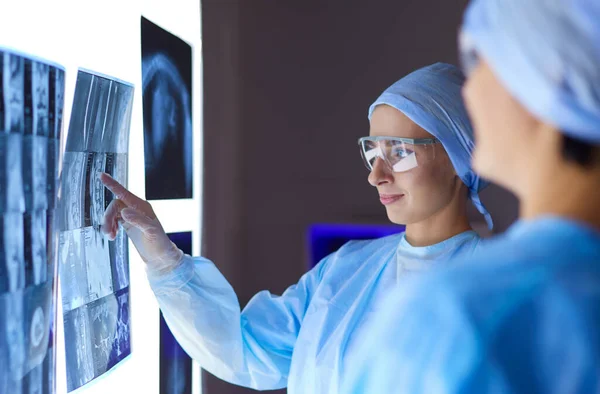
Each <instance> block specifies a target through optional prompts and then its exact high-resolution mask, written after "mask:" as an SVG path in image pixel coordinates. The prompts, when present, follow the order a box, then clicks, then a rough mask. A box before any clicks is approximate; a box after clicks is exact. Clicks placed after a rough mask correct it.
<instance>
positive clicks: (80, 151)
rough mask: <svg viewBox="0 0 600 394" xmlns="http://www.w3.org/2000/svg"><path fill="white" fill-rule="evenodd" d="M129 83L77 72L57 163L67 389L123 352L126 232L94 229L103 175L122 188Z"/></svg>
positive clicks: (103, 196)
mask: <svg viewBox="0 0 600 394" xmlns="http://www.w3.org/2000/svg"><path fill="white" fill-rule="evenodd" d="M132 103H133V86H132V85H131V84H129V83H125V82H122V81H119V80H116V79H114V78H110V77H107V76H103V75H98V74H95V73H91V72H87V71H82V70H80V71H79V73H78V75H77V82H76V86H75V96H74V99H73V110H72V112H71V121H70V123H69V132H68V134H67V143H66V149H65V154H64V160H63V170H62V177H61V179H62V182H61V191H60V202H59V208H60V209H59V213H58V222H59V226H60V237H59V248H58V254H59V257H58V260H59V268H60V283H61V292H62V307H63V317H64V327H65V347H66V349H65V353H66V369H67V390H68V391H69V392H70V391H72V390H75V389H77V388H79V387H81V386H82V385H84V384H86V383H88V382H90V381H91V380H93V379H95V378H97V377H98V376H100V375H102V374H103V373H105V372H107V371H108V370H110V369H111V368H113V367H114V366H115V365H117V364H118V363H119V362H120V361H122V360H123V359H125V358H126V357H127V356H128V355H129V354H130V353H131V346H130V343H131V341H130V339H131V338H130V332H131V331H130V320H129V257H128V250H127V237H126V235H125V232H124V231H123V230H121V231H119V233H118V235H117V238H116V239H115V240H114V241H108V239H107V238H106V237H105V236H104V235H103V234H102V233H101V231H100V226H101V224H102V217H103V215H104V211H105V209H106V207H108V204H110V202H111V201H112V199H113V195H112V193H110V192H109V191H108V190H107V189H106V188H105V187H104V185H103V184H102V182H101V181H100V174H101V173H102V172H106V173H108V174H110V175H112V176H113V178H115V179H116V180H117V181H119V182H120V183H121V184H123V185H127V153H128V143H129V126H130V123H131V109H132Z"/></svg>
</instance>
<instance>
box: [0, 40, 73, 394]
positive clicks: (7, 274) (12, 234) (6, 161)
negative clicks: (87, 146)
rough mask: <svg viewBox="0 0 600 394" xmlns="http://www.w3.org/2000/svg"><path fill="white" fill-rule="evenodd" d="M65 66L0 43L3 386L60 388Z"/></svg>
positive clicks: (43, 393)
mask: <svg viewBox="0 0 600 394" xmlns="http://www.w3.org/2000/svg"><path fill="white" fill-rule="evenodd" d="M64 83H65V77H64V69H62V68H61V67H60V66H57V65H53V64H49V63H47V62H45V61H40V60H39V59H35V58H31V57H29V56H25V55H23V54H19V53H15V52H13V51H5V50H3V49H1V48H0V393H11V394H12V393H36V394H53V393H54V392H55V384H54V382H55V378H54V375H55V368H54V357H55V352H54V334H53V333H54V331H55V321H56V319H55V316H54V314H55V310H56V301H57V300H56V295H57V294H56V291H55V290H56V278H55V275H56V272H57V271H56V269H55V267H56V263H55V258H56V250H55V249H56V247H55V245H56V243H57V238H56V237H57V233H56V232H55V223H54V218H55V216H56V215H55V214H54V207H55V201H56V191H57V190H58V187H57V183H58V177H59V174H58V169H59V162H58V161H59V158H60V135H61V130H62V111H63V106H64V102H63V100H64Z"/></svg>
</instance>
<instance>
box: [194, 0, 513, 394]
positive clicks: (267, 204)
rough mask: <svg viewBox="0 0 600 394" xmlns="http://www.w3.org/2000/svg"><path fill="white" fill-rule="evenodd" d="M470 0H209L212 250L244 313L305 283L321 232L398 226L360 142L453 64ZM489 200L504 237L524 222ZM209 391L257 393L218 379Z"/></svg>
mask: <svg viewBox="0 0 600 394" xmlns="http://www.w3.org/2000/svg"><path fill="white" fill-rule="evenodd" d="M465 4H466V0H405V1H400V0H389V1H381V0H370V1H364V0H363V1H356V0H345V1H334V0H329V1H326V0H302V1H293V2H292V1H281V0H203V1H202V24H203V26H202V34H203V37H202V40H203V59H204V103H205V107H204V149H205V152H204V154H205V156H204V160H205V166H204V171H205V172H204V181H205V185H204V220H205V221H204V223H203V225H204V238H203V240H204V242H203V248H204V249H203V251H204V254H205V255H206V256H207V257H208V258H211V259H213V261H215V263H216V264H217V266H218V267H219V268H220V269H221V270H222V272H223V273H224V274H225V276H226V277H227V278H228V279H229V280H230V282H231V284H232V285H233V287H234V288H235V290H236V292H237V294H238V297H239V299H240V302H241V303H242V305H244V304H245V303H246V302H247V301H248V300H249V299H250V297H252V296H253V295H254V294H255V293H256V292H257V291H259V290H262V289H268V290H270V291H272V292H274V293H281V292H282V291H283V290H284V289H285V288H286V287H288V286H289V285H291V284H293V283H295V282H296V281H297V280H298V278H299V277H300V276H301V274H302V273H303V272H304V271H305V270H306V267H307V265H306V257H307V253H306V250H305V245H306V244H305V231H306V229H307V227H308V226H309V225H310V224H311V223H315V222H369V223H386V222H387V218H386V216H385V210H384V208H383V207H382V206H381V204H380V203H379V201H378V197H377V193H376V191H375V189H374V188H372V187H371V186H369V185H368V183H367V175H368V173H367V171H366V169H365V168H364V167H363V165H362V162H361V159H360V155H359V152H358V148H357V144H356V140H357V139H358V137H360V136H364V135H367V134H368V121H367V109H368V107H369V105H370V103H371V102H372V101H373V100H374V99H375V98H376V97H377V96H378V95H379V93H380V92H381V91H382V90H383V89H385V88H386V87H387V86H388V85H390V84H391V83H392V82H394V81H396V80H397V79H399V78H400V77H402V76H403V75H405V74H407V73H409V72H410V71H412V70H414V69H416V68H418V67H421V66H424V65H427V64H430V63H433V62H436V61H445V62H451V63H456V57H457V56H456V35H457V34H456V33H457V27H458V25H459V22H460V20H461V13H462V11H463V9H464V6H465ZM483 199H484V202H487V203H488V205H489V206H490V210H491V211H492V213H493V214H496V215H495V216H496V217H495V219H496V222H497V223H498V224H499V228H500V229H503V228H505V227H506V226H507V225H508V224H509V223H510V222H511V221H512V220H513V219H514V217H515V215H516V203H515V201H514V199H513V198H512V197H511V196H510V195H508V194H507V193H505V192H501V193H499V192H498V189H490V190H489V191H487V192H486V193H485V195H484V197H483ZM474 217H477V215H474ZM477 218H478V217H477ZM204 386H205V393H207V394H221V393H245V392H249V390H245V389H242V388H237V387H233V386H230V385H228V384H226V383H223V382H220V381H218V380H217V379H215V378H213V377H212V376H210V375H208V374H205V375H204Z"/></svg>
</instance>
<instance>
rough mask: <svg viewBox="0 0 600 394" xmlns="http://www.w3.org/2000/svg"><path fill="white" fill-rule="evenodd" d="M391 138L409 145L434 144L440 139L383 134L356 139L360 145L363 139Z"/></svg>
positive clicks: (381, 139)
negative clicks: (386, 135) (387, 135)
mask: <svg viewBox="0 0 600 394" xmlns="http://www.w3.org/2000/svg"><path fill="white" fill-rule="evenodd" d="M383 140H391V141H398V142H402V143H404V144H411V145H434V144H440V143H441V141H440V140H438V139H437V138H404V137H385V136H374V137H360V138H359V139H358V145H361V146H362V143H363V141H383Z"/></svg>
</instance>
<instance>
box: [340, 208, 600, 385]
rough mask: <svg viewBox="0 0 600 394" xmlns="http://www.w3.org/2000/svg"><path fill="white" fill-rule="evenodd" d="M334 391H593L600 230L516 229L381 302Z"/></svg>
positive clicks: (535, 225) (539, 225) (597, 376)
mask: <svg viewBox="0 0 600 394" xmlns="http://www.w3.org/2000/svg"><path fill="white" fill-rule="evenodd" d="M383 304H384V306H383V307H382V311H381V312H380V313H379V314H378V316H377V319H374V321H373V322H372V324H370V325H369V330H370V332H371V335H370V336H369V338H368V340H366V341H365V342H364V344H363V345H362V347H361V348H360V350H359V351H358V352H359V353H360V357H358V358H356V359H355V362H354V363H353V364H352V366H351V368H349V369H348V370H347V373H346V375H345V376H344V382H343V390H342V391H341V392H342V393H411V394H417V393H427V394H437V393H439V394H441V393H478V394H479V393H494V394H504V393H507V394H508V393H570V394H572V393H582V394H583V393H598V392H600V232H598V231H597V230H595V229H592V228H590V227H587V226H586V225H584V224H582V223H578V222H574V221H570V220H566V219H561V218H557V217H544V218H540V219H537V220H532V221H522V222H518V223H517V224H515V225H514V226H513V227H512V228H511V229H510V230H509V231H508V232H507V233H506V234H505V235H504V236H501V237H499V238H497V239H495V240H492V241H488V242H487V245H486V247H484V248H481V249H480V250H479V251H478V252H477V253H476V254H474V255H473V256H471V258H469V259H467V261H466V262H464V264H459V265H458V266H454V267H453V268H450V269H448V270H446V269H443V270H438V272H436V273H435V274H433V273H432V274H431V275H426V276H422V277H420V278H418V279H415V280H412V281H405V283H404V286H402V287H400V288H399V289H398V290H397V291H396V292H394V293H393V294H392V295H390V296H389V297H388V299H387V300H385V301H384V302H383Z"/></svg>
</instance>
